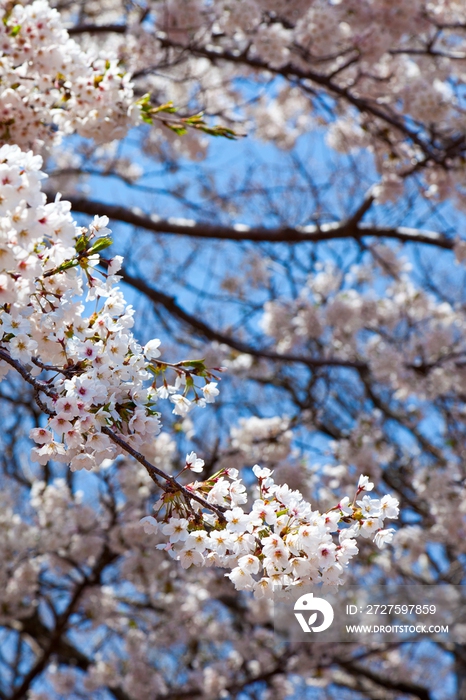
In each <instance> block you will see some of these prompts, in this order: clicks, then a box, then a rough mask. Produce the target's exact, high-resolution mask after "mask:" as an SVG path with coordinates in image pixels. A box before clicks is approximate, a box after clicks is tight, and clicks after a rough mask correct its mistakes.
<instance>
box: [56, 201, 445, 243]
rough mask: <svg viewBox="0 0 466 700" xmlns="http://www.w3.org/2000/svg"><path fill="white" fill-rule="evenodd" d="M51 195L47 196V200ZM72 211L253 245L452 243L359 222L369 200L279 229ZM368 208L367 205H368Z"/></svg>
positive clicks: (91, 208)
mask: <svg viewBox="0 0 466 700" xmlns="http://www.w3.org/2000/svg"><path fill="white" fill-rule="evenodd" d="M51 197H53V195H51V194H50V195H49V198H51ZM67 199H68V201H69V202H71V206H72V209H73V210H74V211H78V212H81V213H83V214H89V215H90V216H94V215H97V216H100V215H101V214H102V212H104V213H105V214H107V216H109V217H110V218H111V219H113V220H114V221H121V222H122V223H126V224H131V225H133V226H138V227H139V228H144V229H146V230H147V231H153V232H154V233H163V234H170V235H175V236H189V237H192V238H206V239H219V240H228V241H254V242H256V243H318V242H320V241H330V240H334V239H342V238H354V239H356V240H359V239H361V238H364V237H366V236H374V237H376V238H391V239H395V240H399V241H402V242H403V243H423V244H425V245H434V246H437V247H439V248H445V249H447V250H452V249H453V246H454V241H453V240H452V239H449V238H447V237H446V236H444V235H442V234H440V233H438V232H436V231H428V230H422V229H419V230H418V229H415V228H408V227H405V226H398V227H392V226H376V225H373V224H363V223H361V218H362V216H363V215H364V213H365V212H366V211H367V209H366V207H367V208H368V205H369V201H368V200H369V199H370V198H368V200H364V202H363V205H362V206H361V207H360V209H358V211H357V212H356V213H355V214H354V215H353V216H351V217H350V218H349V219H347V220H345V221H336V222H333V223H327V224H321V225H320V226H317V225H311V226H296V227H280V228H263V227H251V226H246V225H243V224H233V225H232V226H222V225H221V224H218V225H217V224H208V223H202V222H198V221H194V220H190V219H161V218H159V217H158V216H156V215H155V214H144V213H143V212H142V211H141V210H140V209H139V208H133V209H128V208H127V207H122V206H118V205H112V204H106V203H105V202H96V201H91V200H89V199H84V198H83V197H67ZM369 206H370V205H369Z"/></svg>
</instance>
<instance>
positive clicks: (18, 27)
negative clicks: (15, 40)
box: [10, 24, 21, 36]
mask: <svg viewBox="0 0 466 700" xmlns="http://www.w3.org/2000/svg"><path fill="white" fill-rule="evenodd" d="M20 31H21V25H20V24H17V25H16V26H15V27H12V28H11V29H10V34H11V36H17V35H18V34H19V33H20Z"/></svg>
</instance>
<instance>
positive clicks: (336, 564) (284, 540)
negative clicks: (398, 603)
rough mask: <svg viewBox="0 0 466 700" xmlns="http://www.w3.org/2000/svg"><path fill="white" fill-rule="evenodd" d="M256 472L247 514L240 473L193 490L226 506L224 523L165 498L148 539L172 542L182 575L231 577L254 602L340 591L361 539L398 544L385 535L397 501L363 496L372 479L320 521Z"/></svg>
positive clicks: (268, 474) (295, 495)
mask: <svg viewBox="0 0 466 700" xmlns="http://www.w3.org/2000/svg"><path fill="white" fill-rule="evenodd" d="M191 459H192V457H191ZM196 471H198V470H197V469H196ZM253 472H254V474H255V476H256V477H257V480H258V486H259V498H257V499H255V501H254V503H253V504H252V508H251V509H250V510H249V511H245V510H243V508H242V507H241V505H242V504H244V503H246V502H247V494H246V488H245V486H244V484H243V483H242V481H241V479H239V478H238V471H237V470H236V469H229V470H221V471H220V472H218V473H216V474H214V475H213V476H212V477H210V478H209V479H207V480H206V481H204V482H200V483H199V482H195V483H194V484H192V485H191V486H190V489H191V490H192V491H193V492H201V493H203V495H205V496H206V498H207V501H208V502H209V503H212V504H215V505H217V506H221V507H222V508H223V509H224V514H223V517H222V518H219V517H218V515H214V514H208V513H202V512H201V511H200V509H197V511H196V512H194V513H193V512H190V511H189V510H188V509H187V508H186V505H185V504H183V503H182V502H181V501H179V500H177V499H176V497H174V496H173V495H172V494H166V495H165V496H164V497H163V498H162V499H161V500H160V502H159V503H158V504H157V506H156V510H157V513H158V514H159V515H161V514H162V511H163V515H164V517H163V524H162V523H160V522H159V521H158V520H157V519H156V518H154V517H153V516H146V517H145V518H143V519H142V523H143V526H144V529H145V530H146V532H148V533H152V532H157V531H158V530H160V529H161V532H162V534H163V535H164V536H166V537H167V538H168V540H169V542H168V544H166V545H164V544H161V545H158V546H159V547H160V548H162V549H165V550H167V551H168V552H169V554H170V555H171V556H172V557H173V558H175V559H177V560H179V561H180V563H181V566H182V567H183V568H189V567H190V566H191V565H194V566H218V567H223V568H228V569H231V572H230V573H229V574H226V575H227V576H228V577H229V578H230V579H231V581H232V582H233V584H234V586H235V588H236V589H237V590H250V591H253V592H254V595H255V597H256V598H261V597H266V598H270V597H271V596H272V595H273V592H274V590H276V589H277V588H280V589H285V590H287V589H289V588H291V587H293V586H299V585H306V584H310V583H318V582H322V583H324V584H325V585H329V586H337V585H340V584H341V583H343V576H344V572H345V568H346V567H347V565H348V563H349V561H350V560H351V559H352V558H353V557H354V556H355V555H356V554H357V553H358V551H359V550H358V546H357V544H356V541H355V540H356V538H357V537H358V536H362V537H364V538H370V537H372V538H373V539H374V541H375V542H376V544H377V545H378V546H379V547H381V546H382V545H383V544H384V543H386V542H390V541H391V540H392V538H393V534H394V532H395V530H394V529H393V528H387V529H384V520H385V519H386V518H388V519H390V518H396V517H397V516H398V512H399V509H398V501H397V499H396V498H393V497H392V496H389V495H386V496H384V497H383V498H382V499H377V498H371V497H370V496H368V495H367V493H364V492H366V491H371V490H372V489H373V487H374V484H373V483H371V482H370V481H369V478H368V477H367V476H361V477H360V478H359V483H358V488H357V491H356V494H355V496H354V499H353V501H352V502H351V501H350V498H349V497H348V496H345V497H344V498H342V499H341V500H340V502H339V503H338V504H337V505H336V506H335V507H333V508H331V509H330V510H328V511H327V512H325V513H320V512H319V511H317V510H313V509H312V507H311V504H310V503H308V502H307V501H306V500H305V499H304V498H303V496H302V495H301V493H300V492H299V491H295V490H292V489H290V488H289V486H288V485H286V484H285V485H283V486H279V485H278V484H276V483H275V482H274V480H273V478H272V471H271V470H270V469H268V468H261V467H259V466H258V465H255V466H254V467H253ZM193 505H196V504H193Z"/></svg>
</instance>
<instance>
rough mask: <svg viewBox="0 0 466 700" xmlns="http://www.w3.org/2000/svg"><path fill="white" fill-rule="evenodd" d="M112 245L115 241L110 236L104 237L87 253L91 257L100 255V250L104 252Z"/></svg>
mask: <svg viewBox="0 0 466 700" xmlns="http://www.w3.org/2000/svg"><path fill="white" fill-rule="evenodd" d="M112 243H113V240H112V239H111V238H110V236H104V237H103V238H99V240H98V241H96V242H95V243H94V245H93V246H91V247H90V248H89V250H88V251H87V252H88V254H89V255H92V254H93V253H98V252H99V251H100V250H104V249H105V248H108V247H109V246H111V245H112Z"/></svg>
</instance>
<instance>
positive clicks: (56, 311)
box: [0, 145, 218, 470]
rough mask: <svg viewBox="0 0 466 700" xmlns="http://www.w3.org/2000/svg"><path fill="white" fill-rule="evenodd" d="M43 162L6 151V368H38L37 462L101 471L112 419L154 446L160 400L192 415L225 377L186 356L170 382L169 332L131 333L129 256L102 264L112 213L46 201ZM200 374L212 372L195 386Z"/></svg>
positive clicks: (146, 448)
mask: <svg viewBox="0 0 466 700" xmlns="http://www.w3.org/2000/svg"><path fill="white" fill-rule="evenodd" d="M41 162H42V160H41V157H40V156H35V155H33V154H32V152H28V153H24V152H22V151H21V150H20V148H19V147H18V146H8V145H5V146H2V147H1V148H0V179H1V183H2V185H1V190H0V191H1V202H0V237H1V243H0V333H1V341H0V350H1V351H2V353H4V354H2V358H3V361H2V362H1V363H0V376H2V377H3V376H5V374H6V373H7V372H8V371H9V370H11V368H12V366H13V367H15V368H16V369H18V365H17V364H16V365H15V363H19V366H20V367H21V366H22V367H23V368H26V369H27V370H28V372H29V378H30V383H33V384H34V387H35V389H36V395H37V401H38V403H39V405H40V406H41V408H43V410H44V411H45V412H46V413H47V414H48V416H49V417H48V423H47V426H46V427H40V428H34V429H33V430H32V431H31V437H32V439H33V440H34V441H35V442H36V443H37V446H36V447H35V448H33V451H32V457H33V459H34V460H36V461H38V462H39V463H40V464H46V463H47V461H48V460H50V459H52V460H56V461H58V462H67V463H69V464H70V467H71V469H72V470H79V469H83V468H85V469H92V468H93V467H95V466H98V465H99V464H101V463H102V462H103V461H104V460H105V459H109V458H114V457H115V456H117V455H118V454H120V453H121V451H122V450H121V447H119V446H118V445H117V444H116V443H115V442H114V441H113V442H112V439H111V436H110V437H109V435H108V434H105V432H104V430H105V428H109V427H110V428H111V429H112V430H113V431H115V433H116V434H117V435H119V436H120V437H121V438H124V440H125V441H126V443H127V444H128V445H129V446H131V447H132V448H134V449H137V450H139V451H140V452H142V453H147V452H148V453H149V454H150V452H151V449H152V447H153V443H154V438H155V436H156V435H157V434H158V433H159V431H160V420H159V413H158V412H157V411H156V409H155V405H156V403H157V401H158V400H159V399H164V398H168V399H169V400H170V401H171V402H172V403H173V405H174V408H173V412H174V413H175V414H181V415H185V414H186V413H187V412H188V411H189V410H190V409H191V408H192V407H193V406H194V405H195V404H196V403H197V404H198V405H201V406H205V404H206V403H209V402H212V401H214V399H215V396H216V395H217V394H218V389H217V388H216V382H211V381H208V379H209V377H210V376H211V375H210V374H209V372H207V371H204V369H203V365H202V362H200V361H199V362H196V361H193V362H192V363H190V362H182V363H179V366H178V368H176V381H175V383H174V384H169V383H168V382H167V380H166V377H165V371H166V369H167V367H168V365H167V364H166V363H160V362H159V361H158V360H157V358H158V356H159V355H160V351H159V345H160V341H159V340H157V339H154V340H150V341H149V342H148V343H147V344H146V345H145V346H144V347H142V346H141V345H139V344H138V342H137V341H136V339H135V338H134V336H133V334H132V332H131V328H132V326H133V323H134V320H133V314H134V310H133V309H132V307H131V306H130V305H128V304H126V302H125V299H124V296H123V293H122V291H121V290H120V289H119V287H118V286H117V282H118V281H119V279H121V278H120V277H119V276H118V275H117V274H116V273H117V272H118V271H119V269H120V267H121V264H122V258H121V256H115V257H114V258H112V259H111V260H110V261H107V265H106V269H105V271H99V270H98V269H97V266H98V265H99V262H100V256H99V251H101V250H103V249H105V248H106V247H108V246H109V245H110V243H111V239H110V237H109V234H110V230H109V229H108V228H107V223H108V218H107V217H105V216H103V217H98V216H96V217H94V220H93V222H92V223H91V224H90V226H89V228H88V229H85V228H82V227H79V226H77V225H76V223H75V222H74V221H73V219H72V217H71V214H70V204H69V203H68V202H65V201H61V200H60V199H59V198H58V197H57V199H56V201H55V202H52V203H49V204H47V203H46V198H45V195H44V194H43V193H42V192H41V190H40V181H41V179H42V178H43V177H44V175H43V173H42V172H41V170H40V167H41ZM89 307H91V308H89ZM86 311H89V312H88V314H86ZM9 360H10V361H9ZM186 368H188V369H191V371H188V369H186ZM159 376H162V377H163V381H162V384H161V385H160V386H157V378H158V377H159ZM193 376H201V377H204V379H205V383H204V385H203V386H202V387H201V388H199V390H198V391H196V388H195V386H194V379H193ZM42 377H43V378H42ZM35 378H37V379H35ZM191 391H192V392H194V397H192V398H191V399H190V398H188V395H189V394H190V392H191Z"/></svg>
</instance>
